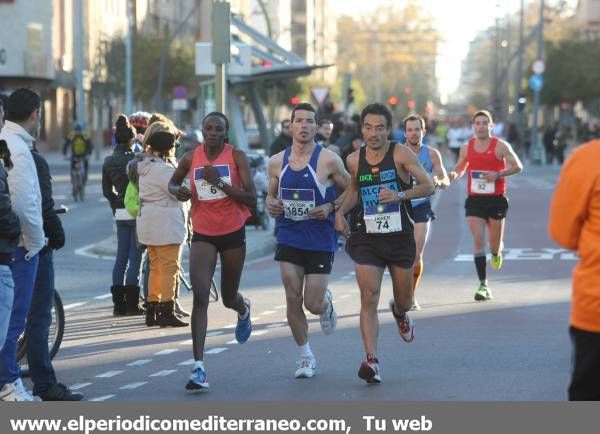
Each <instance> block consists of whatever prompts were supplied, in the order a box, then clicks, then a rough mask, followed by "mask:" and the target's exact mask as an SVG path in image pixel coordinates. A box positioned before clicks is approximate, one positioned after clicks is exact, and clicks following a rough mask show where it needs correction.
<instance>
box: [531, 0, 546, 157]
mask: <svg viewBox="0 0 600 434" xmlns="http://www.w3.org/2000/svg"><path fill="white" fill-rule="evenodd" d="M543 54H544V0H541V1H540V24H539V26H538V34H537V59H541V58H542V55H543ZM539 109H540V91H539V89H538V90H536V91H534V93H533V115H532V116H533V118H532V120H531V160H532V162H533V163H535V164H541V163H542V150H541V149H540V148H541V144H540V143H539V142H538V111H539Z"/></svg>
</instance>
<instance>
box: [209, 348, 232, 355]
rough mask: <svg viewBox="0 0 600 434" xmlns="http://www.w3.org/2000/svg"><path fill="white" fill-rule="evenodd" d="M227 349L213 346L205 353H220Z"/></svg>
mask: <svg viewBox="0 0 600 434" xmlns="http://www.w3.org/2000/svg"><path fill="white" fill-rule="evenodd" d="M226 350H227V348H213V349H210V350H208V351H205V352H204V354H219V353H222V352H223V351H226Z"/></svg>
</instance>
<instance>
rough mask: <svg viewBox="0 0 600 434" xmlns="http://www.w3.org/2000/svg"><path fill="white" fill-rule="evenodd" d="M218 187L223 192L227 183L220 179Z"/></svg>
mask: <svg viewBox="0 0 600 434" xmlns="http://www.w3.org/2000/svg"><path fill="white" fill-rule="evenodd" d="M217 187H218V188H220V189H221V190H223V187H225V182H223V180H222V179H221V178H219V180H218V181H217Z"/></svg>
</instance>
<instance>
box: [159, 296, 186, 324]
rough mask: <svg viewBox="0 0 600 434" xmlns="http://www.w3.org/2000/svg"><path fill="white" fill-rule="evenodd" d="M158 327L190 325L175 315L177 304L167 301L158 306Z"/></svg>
mask: <svg viewBox="0 0 600 434" xmlns="http://www.w3.org/2000/svg"><path fill="white" fill-rule="evenodd" d="M157 320H158V325H159V326H161V327H187V326H188V325H189V324H188V323H186V322H185V321H182V320H181V319H179V318H177V316H176V315H175V302H173V301H167V302H165V303H159V304H158V315H157Z"/></svg>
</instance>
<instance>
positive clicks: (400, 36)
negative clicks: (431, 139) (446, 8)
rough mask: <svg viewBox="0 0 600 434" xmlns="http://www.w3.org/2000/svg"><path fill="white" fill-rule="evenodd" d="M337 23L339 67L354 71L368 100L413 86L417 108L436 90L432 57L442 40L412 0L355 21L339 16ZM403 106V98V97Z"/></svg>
mask: <svg viewBox="0 0 600 434" xmlns="http://www.w3.org/2000/svg"><path fill="white" fill-rule="evenodd" d="M337 28H338V59H337V65H338V71H339V72H340V73H350V74H352V82H353V87H354V83H355V82H358V83H360V85H361V86H362V88H363V89H364V91H365V93H366V95H367V99H369V100H373V99H375V96H376V94H377V93H378V92H379V93H380V95H381V98H382V99H383V100H386V101H387V99H388V98H389V97H390V96H393V95H404V93H403V91H404V88H405V87H410V88H411V89H412V96H411V98H412V99H413V100H416V106H417V107H416V108H417V110H419V111H421V110H423V108H424V106H425V104H426V103H427V101H428V100H430V99H434V98H432V95H435V94H436V93H437V92H436V78H435V62H436V56H437V44H438V42H439V40H440V37H439V34H438V32H437V31H436V30H435V28H434V25H433V18H432V17H431V16H430V15H428V14H426V13H425V12H424V11H423V9H422V8H421V7H419V6H418V5H417V3H415V2H409V3H408V4H407V5H406V6H404V7H403V8H399V7H397V6H389V5H388V6H380V7H378V8H377V9H376V10H375V12H374V13H373V14H371V15H368V16H364V17H362V18H360V19H358V20H355V19H353V18H351V17H348V16H342V17H340V18H339V19H338V22H337ZM402 103H403V104H404V105H405V104H406V101H402Z"/></svg>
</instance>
